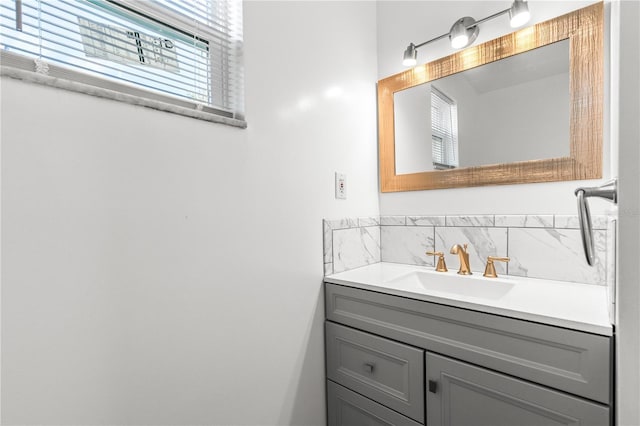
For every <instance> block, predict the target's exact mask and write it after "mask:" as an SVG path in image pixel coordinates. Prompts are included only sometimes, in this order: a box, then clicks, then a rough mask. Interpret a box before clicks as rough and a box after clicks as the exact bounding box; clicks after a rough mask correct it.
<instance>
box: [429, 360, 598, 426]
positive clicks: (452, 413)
mask: <svg viewBox="0 0 640 426" xmlns="http://www.w3.org/2000/svg"><path fill="white" fill-rule="evenodd" d="M426 365H427V381H428V383H429V385H430V392H428V393H427V407H428V408H427V424H428V425H446V426H450V425H451V426H453V425H456V426H513V425H520V426H525V425H530V426H543V425H549V426H552V425H576V426H577V425H580V426H587V425H591V426H601V425H606V424H608V423H609V410H608V409H607V408H606V407H605V406H603V405H600V404H594V403H592V402H588V401H585V400H584V399H581V398H576V397H573V396H570V395H567V394H564V393H560V392H556V391H553V390H551V389H547V388H544V387H542V386H538V385H534V384H532V383H528V382H525V381H523V380H518V379H515V378H512V377H509V376H506V375H503V374H499V373H495V372H492V371H490V370H486V369H484V368H479V367H476V366H473V365H470V364H467V363H464V362H459V361H455V360H453V359H451V358H447V357H443V356H439V355H435V354H431V353H427V359H426Z"/></svg>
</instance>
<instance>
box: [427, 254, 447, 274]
mask: <svg viewBox="0 0 640 426" xmlns="http://www.w3.org/2000/svg"><path fill="white" fill-rule="evenodd" d="M426 254H427V255H429V256H438V265H437V266H436V271H438V272H447V271H448V269H447V265H446V264H445V263H444V253H443V252H441V251H428V252H427V253H426Z"/></svg>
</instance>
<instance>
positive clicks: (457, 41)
mask: <svg viewBox="0 0 640 426" xmlns="http://www.w3.org/2000/svg"><path fill="white" fill-rule="evenodd" d="M467 43H469V37H467V35H466V34H460V35H458V36H455V37H454V38H452V39H451V47H453V48H454V49H460V48H462V47H465V46H466V45H467Z"/></svg>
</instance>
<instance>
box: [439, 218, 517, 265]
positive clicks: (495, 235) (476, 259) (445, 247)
mask: <svg viewBox="0 0 640 426" xmlns="http://www.w3.org/2000/svg"><path fill="white" fill-rule="evenodd" d="M435 237H436V238H435V242H436V246H435V248H436V251H441V252H443V253H444V254H445V260H446V262H447V267H448V268H449V269H450V270H457V269H458V268H459V266H460V259H459V258H458V255H457V254H451V253H450V250H451V247H452V246H453V245H455V244H460V245H463V244H465V243H466V244H468V247H467V252H468V253H469V264H470V266H471V270H472V271H473V272H474V273H475V272H479V273H484V268H485V265H486V263H487V256H506V255H507V230H506V228H479V227H437V228H435ZM495 266H496V272H497V273H498V274H506V273H507V269H506V268H505V265H504V263H502V262H496V263H495Z"/></svg>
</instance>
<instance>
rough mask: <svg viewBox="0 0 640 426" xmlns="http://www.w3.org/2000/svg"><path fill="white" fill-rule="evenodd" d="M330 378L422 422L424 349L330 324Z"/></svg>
mask: <svg viewBox="0 0 640 426" xmlns="http://www.w3.org/2000/svg"><path fill="white" fill-rule="evenodd" d="M326 339H327V377H328V378H329V379H331V380H333V381H334V382H337V383H339V384H341V385H343V386H346V387H348V388H349V389H352V390H354V391H356V392H358V393H360V394H362V395H364V396H366V397H369V398H371V399H373V400H375V401H377V402H379V403H381V404H383V405H385V406H387V407H389V408H391V409H393V410H396V411H398V412H399V413H401V414H404V415H405V416H407V417H410V418H412V419H414V420H416V421H418V422H420V423H422V422H423V421H424V351H422V350H420V349H416V348H413V347H411V346H407V345H403V344H401V343H397V342H393V341H391V340H388V339H384V338H381V337H377V336H373V335H371V334H368V333H363V332H361V331H358V330H354V329H352V328H349V327H344V326H341V325H338V324H333V323H330V322H327V323H326Z"/></svg>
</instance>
